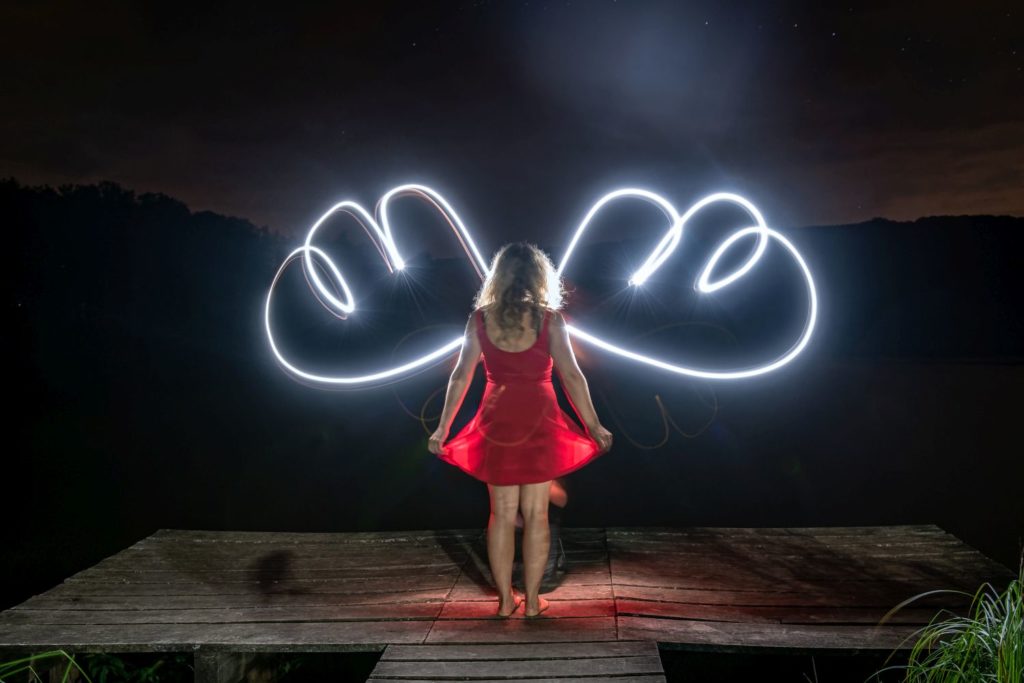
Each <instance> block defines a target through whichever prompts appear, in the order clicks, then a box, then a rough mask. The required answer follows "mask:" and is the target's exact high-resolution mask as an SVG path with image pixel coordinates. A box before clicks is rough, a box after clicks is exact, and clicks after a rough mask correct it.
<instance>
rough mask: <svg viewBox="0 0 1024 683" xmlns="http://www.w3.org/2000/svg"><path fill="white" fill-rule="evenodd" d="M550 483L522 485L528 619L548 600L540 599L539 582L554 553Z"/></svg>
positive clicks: (520, 507) (520, 503)
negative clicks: (552, 547)
mask: <svg viewBox="0 0 1024 683" xmlns="http://www.w3.org/2000/svg"><path fill="white" fill-rule="evenodd" d="M550 492H551V482H549V481H544V482H541V483H539V484H522V485H521V486H520V487H519V509H520V510H522V513H523V581H524V583H525V584H526V616H528V617H530V616H534V615H537V614H539V613H540V612H541V611H543V610H544V608H545V607H547V604H548V601H547V600H545V599H544V598H542V597H540V582H541V579H542V578H543V576H544V565H545V564H546V563H547V561H548V552H549V551H550V550H551V529H550V528H549V527H548V501H549V496H550Z"/></svg>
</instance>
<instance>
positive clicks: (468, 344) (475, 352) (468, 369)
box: [438, 314, 481, 435]
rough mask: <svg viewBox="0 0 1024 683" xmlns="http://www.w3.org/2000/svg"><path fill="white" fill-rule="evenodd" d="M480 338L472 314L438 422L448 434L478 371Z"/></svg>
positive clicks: (439, 429) (444, 432)
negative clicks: (474, 374)
mask: <svg viewBox="0 0 1024 683" xmlns="http://www.w3.org/2000/svg"><path fill="white" fill-rule="evenodd" d="M480 355H481V349H480V338H479V337H477V335H476V316H475V315H472V314H470V316H469V320H468V321H467V322H466V335H465V337H464V340H463V342H462V350H461V351H460V352H459V362H458V363H456V365H455V369H454V370H452V374H451V376H450V377H449V378H448V390H447V392H446V393H445V397H444V409H443V410H442V411H441V421H440V423H439V424H438V431H441V432H442V433H443V434H445V435H447V434H448V430H449V429H450V428H451V426H452V422H453V421H454V420H455V415H456V414H457V413H458V412H459V407H460V406H462V401H463V399H464V398H466V390H467V389H469V385H470V384H471V383H472V382H473V373H474V372H476V366H477V363H479V362H480Z"/></svg>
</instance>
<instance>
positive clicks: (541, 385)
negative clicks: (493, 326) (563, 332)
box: [438, 311, 602, 485]
mask: <svg viewBox="0 0 1024 683" xmlns="http://www.w3.org/2000/svg"><path fill="white" fill-rule="evenodd" d="M550 317H551V314H550V312H549V311H545V314H544V321H543V322H542V323H541V329H540V334H539V335H538V336H537V341H536V343H535V344H534V345H533V346H532V347H531V348H529V349H527V350H525V351H503V350H502V349H499V348H498V347H497V346H495V345H494V344H493V343H491V340H490V339H489V338H488V336H487V332H486V330H485V328H484V319H483V312H482V311H477V332H476V333H477V337H479V339H480V346H481V350H482V352H483V361H484V371H485V372H486V374H487V384H486V386H485V388H484V395H483V398H482V400H481V402H480V408H479V409H478V410H477V413H476V415H474V416H473V419H472V420H470V421H469V423H468V424H466V426H465V427H463V428H462V430H460V431H459V433H458V434H457V435H455V437H453V438H452V439H451V440H449V441H448V442H447V443H446V444H444V446H443V447H442V451H441V454H440V455H439V456H438V457H440V458H441V459H442V460H444V461H445V462H448V463H451V464H452V465H455V466H456V467H459V468H461V469H462V470H463V471H465V472H466V473H468V474H470V475H471V476H473V477H476V478H477V479H479V480H481V481H484V482H487V483H489V484H498V485H509V484H534V483H538V482H542V481H549V480H551V479H555V478H556V477H560V476H562V475H564V474H568V473H569V472H572V471H574V470H577V469H579V468H581V467H583V466H584V465H586V464H587V463H589V462H591V461H592V460H594V459H595V458H596V457H598V456H599V455H601V454H602V451H601V450H600V446H599V444H598V443H597V441H595V440H594V439H593V438H592V437H591V436H590V434H589V430H586V431H584V430H583V429H581V428H580V427H579V426H578V425H577V424H576V423H575V422H573V421H572V419H571V418H570V417H569V416H568V415H567V414H566V412H565V411H564V410H562V408H561V406H559V405H558V398H557V397H556V395H555V387H554V385H553V384H552V383H551V368H552V367H553V365H554V363H553V361H552V358H551V353H550V351H549V350H548V319H549V318H550ZM570 405H573V404H572V400H571V399H570ZM575 409H576V406H575V405H573V410H575ZM577 414H578V413H577Z"/></svg>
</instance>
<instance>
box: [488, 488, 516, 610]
mask: <svg viewBox="0 0 1024 683" xmlns="http://www.w3.org/2000/svg"><path fill="white" fill-rule="evenodd" d="M487 490H488V492H489V493H490V494H491V515H490V518H489V519H488V521H487V559H488V561H489V562H490V564H491V576H493V577H494V586H495V588H497V590H498V615H499V616H503V617H506V616H508V615H510V614H511V613H512V612H513V611H515V607H516V603H515V598H514V596H513V595H512V558H513V557H515V552H516V536H515V531H516V510H517V509H518V507H519V486H518V485H509V486H495V485H493V484H488V485H487Z"/></svg>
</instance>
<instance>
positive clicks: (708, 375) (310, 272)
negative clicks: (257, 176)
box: [264, 185, 818, 385]
mask: <svg viewBox="0 0 1024 683" xmlns="http://www.w3.org/2000/svg"><path fill="white" fill-rule="evenodd" d="M404 195H412V196H418V197H420V198H422V199H425V200H426V201H427V202H429V203H430V204H431V205H433V206H434V207H435V208H436V209H437V210H438V212H439V213H440V214H441V215H442V217H443V218H444V219H445V221H446V222H447V223H448V225H449V227H451V229H452V230H453V232H454V233H455V235H456V237H457V238H458V239H459V242H460V244H461V245H462V248H463V250H464V251H465V252H466V254H467V256H469V257H470V261H471V262H472V263H473V267H474V269H475V270H476V272H477V276H478V277H479V278H480V280H481V282H482V281H483V280H484V278H485V277H486V276H487V274H488V273H489V272H490V270H489V267H488V264H487V261H486V260H485V259H484V258H483V256H482V255H481V254H480V251H479V249H477V247H476V244H475V243H474V242H473V238H472V236H471V235H470V233H469V230H467V229H466V226H465V224H464V223H463V222H462V220H461V219H460V218H459V216H458V214H457V213H456V212H455V210H454V209H453V208H452V207H451V205H450V204H449V203H448V202H447V201H445V199H444V198H443V197H442V196H441V195H440V194H438V193H437V192H436V191H434V190H432V189H430V188H429V187H425V186H423V185H400V186H398V187H395V188H393V189H391V190H389V191H388V192H387V194H385V195H384V196H383V197H381V199H380V201H379V202H378V204H377V207H376V215H377V218H376V219H375V218H374V216H372V215H371V214H370V213H369V212H367V211H366V209H364V208H363V207H362V206H361V205H359V204H357V203H356V202H353V201H349V200H346V201H342V202H339V203H338V204H335V205H334V206H332V207H331V208H330V209H329V210H328V211H327V212H326V213H324V214H323V215H322V216H321V217H320V218H319V219H318V220H317V221H316V223H314V224H313V227H312V228H310V230H309V233H308V234H307V235H306V240H305V242H304V243H303V245H302V246H300V247H298V248H296V249H295V250H294V251H292V252H291V253H290V254H289V255H288V256H287V257H286V258H285V260H284V262H283V263H282V264H281V266H280V267H279V268H278V270H277V273H276V274H275V276H274V280H273V282H272V283H271V285H270V289H269V290H268V292H267V298H266V304H265V307H264V326H265V328H266V333H267V339H268V340H269V342H270V349H271V351H272V352H273V353H274V356H275V357H276V358H277V360H278V361H279V362H280V363H281V364H282V366H283V367H284V368H285V369H286V370H288V371H289V372H291V373H292V374H294V375H296V376H297V377H301V378H303V379H307V380H311V381H314V382H320V383H323V384H334V385H338V384H341V385H351V384H364V383H369V382H375V381H379V380H384V379H390V378H395V377H398V376H400V375H402V374H405V373H407V372H410V371H412V370H415V369H417V368H424V367H426V366H428V365H431V364H433V363H436V362H438V361H440V360H442V359H444V358H445V357H447V356H448V355H450V354H451V353H453V352H454V351H457V350H459V349H460V348H461V347H462V345H463V343H464V342H465V335H460V336H459V337H457V338H456V339H453V340H451V341H450V342H447V343H445V344H444V345H443V346H441V347H439V348H438V349H436V350H434V351H432V352H430V353H428V354H425V355H422V356H419V357H417V358H414V359H412V360H410V361H408V362H406V363H403V364H401V365H398V366H395V367H392V368H387V369H383V370H377V371H375V372H369V373H365V374H360V375H351V376H340V375H320V374H316V373H312V372H308V371H305V370H302V369H301V368H299V367H296V366H295V365H293V364H292V363H290V362H289V361H288V360H287V359H286V358H285V357H284V355H283V354H282V353H281V352H280V350H279V349H278V348H277V344H276V343H275V342H274V335H273V331H272V329H271V325H270V306H271V301H272V298H273V294H274V287H275V286H276V285H277V282H278V280H279V279H280V277H281V275H282V273H283V272H284V270H285V268H286V267H287V266H288V264H289V263H291V262H292V261H293V260H295V259H296V258H299V257H300V256H301V257H302V263H303V270H304V273H305V276H306V280H307V282H309V283H310V284H311V285H312V288H313V294H314V296H316V297H317V300H318V301H319V302H320V303H321V305H323V306H324V307H325V308H327V309H328V310H330V311H331V312H332V313H333V314H334V315H335V316H337V317H339V318H346V317H348V315H349V314H351V313H353V312H355V310H356V302H355V297H354V296H353V294H352V291H351V289H350V288H349V286H348V283H347V282H346V281H345V278H344V277H343V276H342V274H341V271H340V270H339V269H338V267H337V266H336V265H335V263H334V262H333V261H332V260H331V259H330V257H329V256H328V255H327V254H326V253H324V252H323V250H321V249H319V248H318V247H316V246H314V245H313V243H312V242H313V236H314V235H315V234H316V231H317V230H318V229H319V228H320V227H321V225H323V223H324V222H325V221H326V220H327V219H328V218H330V217H331V216H333V215H334V214H336V213H338V212H345V213H347V214H349V215H350V216H351V217H352V218H353V219H355V220H356V222H358V223H359V224H360V225H361V226H362V227H363V229H364V230H365V231H366V233H367V235H369V236H370V239H371V240H373V243H374V246H376V247H377V250H378V252H380V254H381V257H382V259H383V260H384V264H385V265H386V266H387V267H388V271H389V272H391V273H394V272H395V271H396V270H402V269H403V268H404V266H405V261H404V260H403V259H402V257H401V254H400V253H399V251H398V247H397V245H396V243H395V240H394V237H393V236H392V234H391V224H390V221H389V220H388V205H389V202H390V201H391V200H392V199H393V198H395V197H397V196H404ZM622 198H634V199H641V200H644V201H647V202H650V203H652V204H654V205H655V206H657V207H658V208H660V209H661V211H662V212H663V213H664V214H665V217H666V219H667V220H668V222H669V229H668V231H667V232H666V233H665V235H664V236H663V237H662V238H661V240H660V241H659V242H658V244H657V245H656V246H655V247H654V249H653V250H652V251H651V254H650V255H649V256H648V257H647V259H646V260H645V261H644V263H643V264H642V265H641V266H640V268H638V269H637V271H636V272H635V273H633V275H632V276H630V278H629V284H630V285H633V286H637V287H639V286H641V285H642V284H643V283H644V282H645V281H646V280H647V279H648V278H649V277H650V276H651V275H652V274H653V273H654V272H656V271H657V270H658V268H660V267H661V265H662V264H663V263H664V262H665V260H666V259H667V258H668V257H669V256H670V255H671V254H672V252H673V251H675V249H676V247H677V246H678V245H679V243H680V241H681V240H682V237H683V232H684V229H685V227H686V224H687V222H688V221H689V220H690V218H692V217H693V216H694V215H695V214H696V213H697V212H698V211H700V210H701V209H703V208H704V207H706V206H708V205H710V204H713V203H716V202H730V203H734V204H737V205H738V206H740V207H742V208H743V209H744V210H746V212H747V213H748V214H749V215H750V217H751V218H752V219H753V222H754V225H752V226H750V227H746V228H742V229H740V230H737V231H735V232H733V233H732V234H731V235H729V237H727V238H726V239H724V240H723V241H722V243H721V244H719V245H718V247H717V248H716V249H715V251H714V253H712V255H711V257H710V258H709V259H708V260H707V262H706V264H705V265H704V268H703V269H702V270H701V273H700V275H699V276H698V277H697V281H696V282H695V283H694V289H695V290H696V291H698V292H701V293H703V294H708V293H711V292H714V291H717V290H719V289H722V288H724V287H727V286H729V285H730V284H732V283H734V282H736V281H737V280H739V279H740V278H742V277H743V276H744V275H745V274H747V273H748V272H749V271H750V269H751V268H753V267H754V265H756V264H757V262H758V261H759V260H760V259H761V257H762V256H763V255H764V253H765V251H766V249H767V246H768V242H769V241H770V240H775V241H777V242H779V243H780V244H781V245H782V246H783V247H784V248H785V250H786V251H787V252H788V253H789V254H790V255H791V256H792V257H793V259H794V260H795V261H796V263H797V265H798V266H799V267H800V270H801V274H802V275H803V277H804V281H805V284H806V286H807V294H808V301H807V318H806V321H805V323H804V329H803V331H802V332H801V334H800V337H799V338H798V339H797V341H796V342H795V343H794V344H793V346H792V347H791V348H790V349H789V350H788V351H787V352H785V353H784V354H782V355H781V356H778V357H777V358H775V359H774V360H772V361H770V362H768V363H763V364H760V365H755V366H751V367H748V368H744V369H732V370H709V369H700V368H694V367H688V366H684V365H676V364H674V363H670V362H668V361H666V360H661V359H658V358H654V357H652V356H647V355H644V354H641V353H637V352H634V351H630V350H628V349H626V348H623V347H621V346H618V345H615V344H612V343H609V342H606V341H604V340H603V339H600V338H599V337H596V336H594V335H592V334H590V333H588V332H586V331H585V330H584V329H582V328H579V327H576V326H575V325H568V324H567V325H566V329H567V330H568V331H569V333H570V334H572V335H574V336H576V337H577V338H579V339H582V340H583V341H586V342H589V343H591V344H594V345H595V346H597V347H599V348H601V349H604V350H605V351H608V352H610V353H614V354H616V355H619V356H622V357H623V358H628V359H630V360H634V361H638V362H641V363H644V364H647V365H651V366H653V367H656V368H659V369H661V370H665V371H668V372H672V373H675V374H681V375H686V376H690V377H699V378H702V379H716V380H727V379H728V380H731V379H743V378H747V377H755V376H757V375H763V374H765V373H768V372H772V371H774V370H777V369H778V368H780V367H782V366H784V365H786V364H787V363H789V362H790V361H792V360H793V359H794V358H796V356H798V355H799V354H800V352H801V351H803V349H804V348H805V347H806V346H807V343H808V342H809V341H810V338H811V335H812V333H813V331H814V326H815V323H816V321H817V314H818V296H817V290H816V289H815V286H814V278H813V277H812V275H811V271H810V268H808V266H807V263H806V262H805V261H804V259H803V257H802V256H801V255H800V252H799V251H797V249H796V247H794V246H793V244H792V243H791V242H790V241H789V240H787V239H786V238H785V237H784V236H783V235H782V234H781V233H779V232H777V231H775V230H773V229H771V228H769V227H768V226H767V224H766V222H765V220H764V217H763V216H762V215H761V213H760V212H759V211H758V210H757V208H756V207H755V206H754V205H753V204H752V203H750V202H749V201H748V200H746V199H745V198H743V197H741V196H739V195H736V194H732V193H728V192H718V193H715V194H711V195H708V196H707V197H704V198H703V199H701V200H700V201H698V202H697V203H696V204H694V205H693V206H691V207H690V208H689V209H688V210H687V211H686V212H685V213H684V214H679V212H678V211H676V209H675V207H674V206H673V205H672V204H671V203H670V202H669V201H668V200H667V199H665V198H664V197H662V196H660V195H658V194H656V193H654V192H651V191H649V190H643V189H638V188H624V189H620V190H615V191H613V192H609V193H608V194H606V195H604V196H603V197H601V198H600V199H599V200H598V201H597V202H596V203H595V204H594V205H593V206H592V207H591V208H590V210H589V211H588V212H587V214H586V215H585V216H584V218H583V220H582V222H581V223H580V225H579V226H578V227H577V228H576V232H575V233H574V234H573V237H572V239H571V240H570V242H569V246H568V247H567V249H566V251H565V254H564V255H563V257H562V260H561V262H560V263H559V265H558V269H557V273H558V275H559V276H561V275H562V272H563V271H564V270H565V267H566V265H567V264H568V263H569V260H570V257H571V256H572V253H573V250H574V249H575V247H576V245H577V243H578V242H579V240H580V238H581V237H582V235H583V232H584V231H585V230H586V228H587V227H588V226H589V225H590V223H591V222H592V221H593V220H594V218H595V217H596V216H597V214H598V213H600V211H601V210H602V209H603V208H604V207H605V206H606V205H607V204H608V203H610V202H612V201H614V200H617V199H622ZM747 236H756V238H757V246H756V247H755V249H754V250H753V252H752V253H751V255H750V256H749V257H748V258H747V259H746V260H745V261H744V262H743V263H742V264H741V265H739V266H738V267H737V268H736V269H735V270H733V271H732V272H731V273H728V274H726V275H723V276H721V277H719V278H718V279H716V280H714V281H712V280H711V277H712V275H713V274H714V270H715V267H716V266H717V265H718V262H719V261H720V260H721V258H722V256H723V255H724V254H725V253H726V252H727V251H728V250H729V249H730V248H731V247H732V246H733V245H734V244H735V243H736V242H737V241H739V240H741V239H742V238H744V237H747ZM314 255H315V256H316V257H317V258H318V259H320V260H321V261H322V262H323V264H324V265H325V267H326V270H327V271H328V272H329V273H330V275H331V277H332V278H333V280H334V282H335V283H336V284H337V285H338V288H339V289H340V290H342V291H343V293H344V297H345V299H346V301H341V300H340V299H339V298H338V297H337V296H336V295H335V294H334V293H332V292H331V291H330V290H329V289H328V288H327V287H326V286H325V285H324V283H323V281H322V280H321V278H320V277H319V275H317V272H316V268H315V267H314V262H313V256H314Z"/></svg>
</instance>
